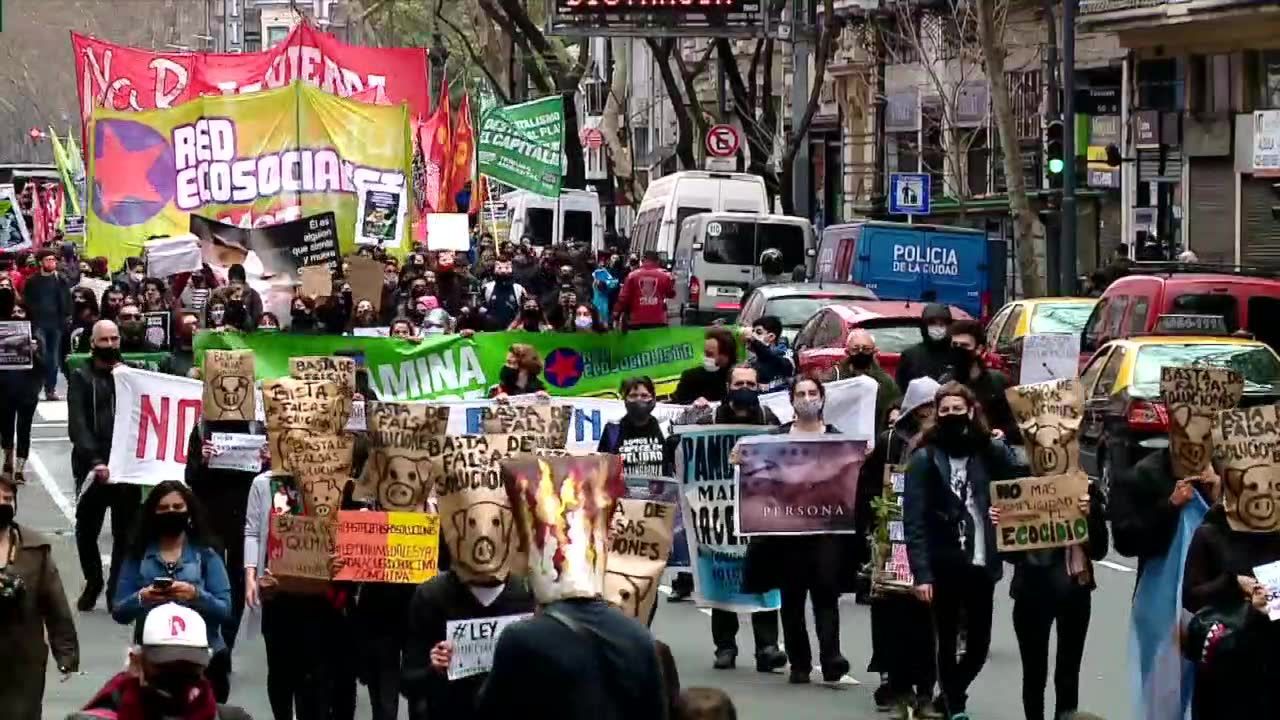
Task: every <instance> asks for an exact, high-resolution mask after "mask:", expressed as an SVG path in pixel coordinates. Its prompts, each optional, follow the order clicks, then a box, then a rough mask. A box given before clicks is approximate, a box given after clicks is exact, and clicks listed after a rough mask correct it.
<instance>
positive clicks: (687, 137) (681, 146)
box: [644, 37, 698, 170]
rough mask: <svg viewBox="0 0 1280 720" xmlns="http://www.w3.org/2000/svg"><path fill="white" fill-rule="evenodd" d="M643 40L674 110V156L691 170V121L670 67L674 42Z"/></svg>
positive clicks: (649, 38) (687, 107)
mask: <svg viewBox="0 0 1280 720" xmlns="http://www.w3.org/2000/svg"><path fill="white" fill-rule="evenodd" d="M644 42H645V44H646V45H648V46H649V52H650V53H652V54H653V59H654V61H655V62H656V63H657V65H658V74H659V75H660V76H661V77H662V85H663V87H665V88H666V90H667V97H668V99H669V100H670V101H671V108H672V110H674V111H675V116H676V157H677V159H679V160H680V165H681V167H683V168H685V169H686V170H692V169H693V168H696V167H697V166H698V163H697V161H696V160H695V159H694V157H693V121H692V119H691V118H690V115H689V104H687V103H685V101H684V98H682V97H681V95H680V93H681V88H680V82H679V81H678V80H677V79H676V75H675V72H674V71H673V70H672V69H671V53H672V48H673V46H674V44H675V43H674V42H673V41H672V40H671V39H670V38H666V39H662V40H657V39H655V38H651V37H647V38H645V39H644ZM692 102H697V98H693V99H692V100H691V103H692Z"/></svg>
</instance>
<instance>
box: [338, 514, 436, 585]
mask: <svg viewBox="0 0 1280 720" xmlns="http://www.w3.org/2000/svg"><path fill="white" fill-rule="evenodd" d="M337 528H338V529H337V534H338V540H337V542H338V558H339V560H340V563H341V566H340V567H339V569H338V572H337V574H336V575H335V576H334V580H348V581H351V582H381V583H409V584H414V585H417V584H420V583H424V582H426V581H427V580H430V579H431V578H433V577H435V575H436V573H437V572H438V571H439V565H438V563H439V553H438V550H439V537H440V516H439V515H436V514H435V513H407V512H366V511H360V510H344V511H342V512H340V513H338V525H337Z"/></svg>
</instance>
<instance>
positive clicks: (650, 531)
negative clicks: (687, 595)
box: [604, 498, 680, 623]
mask: <svg viewBox="0 0 1280 720" xmlns="http://www.w3.org/2000/svg"><path fill="white" fill-rule="evenodd" d="M679 511H680V508H679V506H678V505H674V504H672V503H664V502H654V501H650V500H632V499H629V498H623V499H621V500H618V509H617V510H616V511H614V513H613V521H612V523H611V525H612V531H611V532H610V534H609V555H608V560H607V562H606V563H605V576H604V599H605V600H606V601H608V602H609V603H612V604H613V605H615V606H617V607H618V608H619V609H620V610H622V612H623V613H624V614H626V615H629V616H630V617H633V618H635V619H637V620H639V621H640V622H643V623H647V622H648V621H649V613H650V611H652V610H653V602H654V600H655V599H656V598H657V595H658V580H659V579H660V578H661V577H662V571H663V569H664V568H666V566H667V556H668V555H670V554H671V544H672V540H673V534H674V530H675V519H676V513H678V512H679Z"/></svg>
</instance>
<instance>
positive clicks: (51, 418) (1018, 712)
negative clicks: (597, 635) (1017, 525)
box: [18, 402, 1135, 720]
mask: <svg viewBox="0 0 1280 720" xmlns="http://www.w3.org/2000/svg"><path fill="white" fill-rule="evenodd" d="M34 435H35V440H34V441H33V446H32V457H31V462H30V465H29V471H28V477H29V482H28V485H27V487H26V488H24V489H23V490H22V492H21V496H20V500H19V509H18V519H19V522H22V523H24V524H26V525H29V526H31V527H35V528H37V529H40V530H43V531H46V532H48V533H50V534H51V535H53V536H54V537H55V547H54V554H55V558H56V560H57V562H58V567H59V569H60V571H61V574H62V579H63V583H64V585H65V586H66V590H67V594H68V596H69V598H70V599H71V601H72V602H74V600H75V598H76V597H77V596H78V595H79V593H80V590H81V587H82V585H83V581H82V578H81V576H80V570H79V564H78V562H77V560H76V555H75V544H74V539H73V537H72V534H71V527H72V522H71V519H70V518H71V516H72V513H73V505H72V503H73V498H72V493H71V487H72V478H71V469H70V454H71V447H70V443H69V442H68V441H67V431H66V405H65V403H48V402H44V403H41V405H40V412H39V415H38V416H37V418H36V426H35V432H34ZM108 527H109V523H108ZM108 542H109V541H108V538H107V535H106V534H105V531H104V537H103V541H102V543H101V544H100V546H101V549H102V551H103V553H104V554H105V553H106V552H107V551H108V550H109V544H108ZM1132 565H1133V563H1132V561H1130V560H1129V559H1127V558H1118V557H1114V556H1113V557H1111V558H1109V559H1108V560H1107V561H1104V563H1102V564H1101V566H1100V567H1099V569H1098V571H1097V572H1098V584H1099V588H1098V590H1097V591H1096V593H1095V595H1094V598H1093V621H1092V623H1091V625H1090V627H1089V637H1088V642H1087V646H1086V650H1085V660H1084V669H1083V670H1082V672H1081V690H1080V697H1081V705H1082V707H1081V709H1082V710H1089V711H1091V712H1094V713H1097V714H1099V715H1101V716H1103V717H1105V718H1108V719H1115V720H1118V719H1121V718H1128V717H1129V716H1130V710H1129V707H1130V700H1129V690H1128V670H1127V665H1128V663H1127V658H1128V640H1127V638H1128V612H1129V606H1130V597H1131V595H1132V593H1133V583H1134V577H1135V576H1134V573H1133V571H1132V570H1131V569H1130V568H1131V567H1132ZM664 590H665V588H664ZM1011 611H1012V602H1011V601H1010V600H1009V598H1008V585H1007V582H1006V583H1005V584H1003V585H1002V586H1001V587H1000V588H999V589H998V590H997V597H996V610H995V613H996V618H995V629H994V638H993V641H992V649H991V655H990V658H989V660H988V661H987V665H986V667H985V669H984V670H983V671H982V674H981V675H980V676H979V678H978V680H977V682H976V683H975V686H974V688H973V689H972V691H971V699H970V706H969V711H970V713H971V714H972V716H973V718H974V720H1022V718H1023V714H1022V707H1021V699H1020V698H1021V694H1020V693H1021V690H1020V687H1021V686H1020V683H1021V677H1022V670H1021V664H1020V662H1019V659H1018V649H1017V643H1016V640H1015V638H1014V634H1013V627H1012V624H1011V622H1010V613H1011ZM742 625H743V627H742V630H741V632H740V633H739V639H738V644H739V647H740V648H741V650H742V655H741V656H740V660H741V661H742V662H740V663H739V667H738V669H736V670H731V671H717V670H713V669H712V667H711V660H712V652H713V648H712V645H711V627H710V618H709V617H708V614H707V612H705V611H702V610H699V609H698V608H696V607H694V606H693V605H691V604H689V603H678V604H671V603H667V602H665V601H663V602H661V606H660V607H659V609H658V615H657V619H656V621H655V622H654V632H655V633H656V634H657V636H658V637H659V638H660V639H662V640H663V641H664V642H666V643H667V644H669V645H670V646H671V649H672V652H673V653H674V655H675V658H676V662H677V664H678V666H679V671H680V682H681V685H682V686H683V687H693V686H712V687H719V688H722V689H724V690H725V691H726V692H728V693H729V695H730V696H731V697H733V699H734V701H735V704H736V705H737V707H738V713H739V717H741V718H744V719H745V720H776V719H778V718H786V720H819V719H821V720H829V719H834V718H841V719H849V720H862V719H864V718H866V719H870V718H878V717H888V716H887V715H884V714H880V713H877V712H876V711H875V706H874V703H873V702H872V697H871V693H872V691H873V690H874V688H875V686H876V684H877V678H876V677H875V676H874V675H873V674H871V673H867V672H866V671H865V668H866V663H867V660H868V658H869V657H870V654H871V639H870V625H869V613H868V611H867V608H866V607H863V606H859V605H857V604H855V603H854V602H853V599H852V598H851V597H850V598H846V599H845V600H844V601H843V602H842V603H841V612H840V627H841V644H842V646H843V648H844V652H845V655H846V656H847V657H848V658H849V660H850V662H851V663H852V664H853V672H852V673H851V674H852V678H851V679H847V680H846V681H844V682H842V683H840V684H835V685H830V686H829V685H824V684H821V683H815V684H813V685H808V686H796V685H790V684H788V683H787V677H786V675H785V673H775V674H760V673H757V672H756V671H755V669H754V663H751V662H749V659H750V653H751V648H752V638H751V629H750V624H749V623H747V622H745V618H744V622H743V623H742ZM77 626H78V629H79V636H80V648H81V657H82V661H81V668H82V672H81V673H80V674H78V675H75V676H72V677H71V678H70V679H68V680H66V681H65V682H63V681H62V680H61V678H60V677H59V676H58V675H57V674H56V673H55V672H52V671H51V673H50V676H49V680H48V685H47V689H46V695H45V700H46V702H45V709H44V717H45V718H62V717H65V716H66V714H67V713H68V712H70V711H72V710H74V709H75V708H77V707H79V706H80V705H81V704H82V703H83V702H84V701H85V700H86V699H88V698H89V697H90V695H91V694H92V693H93V692H94V691H95V690H96V689H97V688H98V687H100V686H101V684H102V682H103V681H104V680H105V679H106V678H108V677H110V676H111V675H112V674H113V673H115V672H118V671H119V670H120V669H121V668H122V667H123V663H124V657H125V649H126V646H127V642H128V636H129V632H128V630H127V629H126V628H124V627H122V626H120V625H117V624H116V623H114V622H113V621H112V620H111V618H110V617H109V616H108V615H107V613H106V611H105V609H103V606H102V603H99V606H98V609H97V610H95V611H93V612H89V613H83V614H80V615H79V616H78V619H77ZM1052 662H1053V660H1052V658H1050V663H1052ZM1050 678H1052V670H1051V671H1050ZM815 679H817V675H816V673H815ZM265 683H266V664H265V658H264V652H263V648H262V640H261V636H260V635H256V634H254V633H253V631H252V630H250V631H248V632H247V633H244V634H242V641H241V642H240V644H239V646H238V647H237V649H236V657H235V674H234V675H233V677H232V697H231V702H232V703H234V704H237V705H241V706H242V707H244V708H245V709H247V710H248V711H249V712H250V713H251V714H252V715H253V716H254V717H255V718H257V719H258V720H264V719H269V718H270V714H269V711H268V706H267V698H266V684H265ZM855 683H856V684H855ZM1050 685H1052V680H1050ZM1048 697H1049V700H1048V703H1047V704H1048V707H1049V708H1052V707H1053V704H1052V688H1050V689H1049V690H1048ZM402 714H403V710H402ZM357 716H358V717H360V718H368V717H369V710H368V702H367V699H366V697H365V696H364V694H363V688H362V689H361V698H360V709H359V712H358V715H357Z"/></svg>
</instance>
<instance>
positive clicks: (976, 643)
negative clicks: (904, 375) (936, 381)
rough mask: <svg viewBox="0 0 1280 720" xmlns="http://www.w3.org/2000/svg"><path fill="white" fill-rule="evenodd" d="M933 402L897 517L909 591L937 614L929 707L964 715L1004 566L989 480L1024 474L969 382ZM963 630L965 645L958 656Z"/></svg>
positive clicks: (942, 392) (953, 386) (983, 656)
mask: <svg viewBox="0 0 1280 720" xmlns="http://www.w3.org/2000/svg"><path fill="white" fill-rule="evenodd" d="M935 402H936V406H937V421H936V422H935V423H934V425H933V426H932V427H930V428H928V429H927V430H925V432H924V435H923V437H922V439H921V447H920V448H919V449H917V450H916V451H915V452H914V453H912V455H911V460H910V461H909V462H908V463H907V469H906V480H905V490H904V493H903V500H902V525H903V531H904V534H905V536H906V544H907V558H908V560H909V562H910V565H911V575H912V577H913V578H914V580H915V589H914V593H915V596H916V597H917V598H918V599H919V600H920V601H921V602H923V603H925V604H927V605H929V606H930V608H931V610H932V613H933V618H934V622H935V625H934V627H935V628H936V637H937V645H938V647H937V665H938V681H939V684H940V685H941V689H942V692H941V694H940V695H939V697H938V698H937V700H936V701H935V703H934V707H935V709H937V710H939V711H941V712H942V713H943V714H944V716H946V717H949V718H953V720H954V719H955V718H957V717H960V718H964V719H965V720H967V718H968V716H967V715H966V714H965V705H966V703H967V701H968V691H969V686H970V684H972V683H973V681H974V679H975V678H977V677H978V673H979V672H981V670H982V666H983V665H984V664H986V661H987V651H988V649H989V648H990V646H991V614H992V600H993V596H994V594H995V585H996V583H997V582H999V580H1000V576H1001V574H1002V568H1001V562H1000V557H999V556H998V555H997V553H996V536H995V526H994V525H992V524H991V521H990V519H989V518H988V514H989V512H988V511H989V510H990V509H991V488H990V485H991V483H992V482H995V481H998V480H1012V479H1014V478H1018V477H1024V476H1025V475H1026V474H1027V469H1026V468H1025V467H1019V466H1018V465H1017V464H1016V463H1015V461H1014V457H1013V454H1012V453H1011V452H1010V451H1009V448H1008V447H1006V446H1005V444H1004V443H1003V442H1001V441H1000V440H999V439H997V438H996V437H994V436H993V435H992V433H991V431H990V430H989V429H988V427H987V424H986V422H985V420H984V419H983V418H982V415H981V414H980V410H979V408H978V401H977V398H976V397H974V395H973V391H971V390H969V388H967V387H965V386H964V385H961V384H960V383H956V382H951V383H947V384H946V385H943V386H942V388H941V389H939V390H938V393H937V395H936V398H935ZM962 630H963V631H964V633H965V652H964V656H963V658H961V659H960V660H957V655H956V638H957V637H959V633H960V632H961V631H962Z"/></svg>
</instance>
